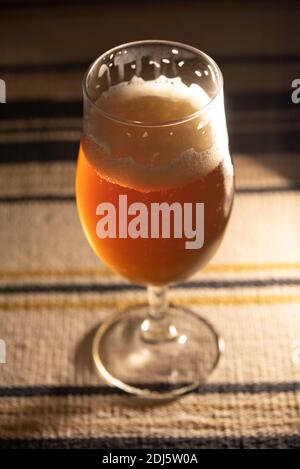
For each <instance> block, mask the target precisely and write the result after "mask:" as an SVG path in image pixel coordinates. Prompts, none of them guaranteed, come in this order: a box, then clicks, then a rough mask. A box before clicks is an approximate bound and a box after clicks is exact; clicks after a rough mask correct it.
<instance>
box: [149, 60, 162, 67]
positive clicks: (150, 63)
mask: <svg viewBox="0 0 300 469" xmlns="http://www.w3.org/2000/svg"><path fill="white" fill-rule="evenodd" d="M149 65H154V66H155V67H156V68H160V64H159V63H158V62H155V60H149Z"/></svg>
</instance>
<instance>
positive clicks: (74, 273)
mask: <svg viewBox="0 0 300 469" xmlns="http://www.w3.org/2000/svg"><path fill="white" fill-rule="evenodd" d="M299 269H300V262H282V263H280V262H274V263H266V264H246V263H245V264H212V265H208V266H207V267H205V268H204V269H203V272H211V273H223V272H224V273H225V272H256V271H258V272H262V271H263V272H265V271H274V270H299ZM114 275H115V274H114V273H113V272H112V271H111V270H109V269H108V268H106V267H99V268H97V269H66V270H63V269H53V270H50V269H49V270H40V269H37V270H7V271H0V280H21V279H24V278H32V279H35V278H42V279H48V278H49V279H51V278H59V279H63V278H65V277H66V278H67V277H71V278H74V277H111V276H114Z"/></svg>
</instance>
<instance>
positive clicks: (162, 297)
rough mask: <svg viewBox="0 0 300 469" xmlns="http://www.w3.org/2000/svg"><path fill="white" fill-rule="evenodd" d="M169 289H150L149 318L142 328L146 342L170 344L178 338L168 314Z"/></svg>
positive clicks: (151, 287) (152, 287) (145, 320)
mask: <svg viewBox="0 0 300 469" xmlns="http://www.w3.org/2000/svg"><path fill="white" fill-rule="evenodd" d="M167 293H168V287H166V286H165V287H154V286H149V287H148V303H149V307H148V317H147V318H146V319H144V321H143V322H142V326H141V333H142V338H143V340H145V341H146V342H151V343H161V342H169V341H170V340H174V339H175V338H176V337H177V335H178V334H177V330H176V327H175V325H173V324H172V322H171V316H170V315H169V314H168V299H167Z"/></svg>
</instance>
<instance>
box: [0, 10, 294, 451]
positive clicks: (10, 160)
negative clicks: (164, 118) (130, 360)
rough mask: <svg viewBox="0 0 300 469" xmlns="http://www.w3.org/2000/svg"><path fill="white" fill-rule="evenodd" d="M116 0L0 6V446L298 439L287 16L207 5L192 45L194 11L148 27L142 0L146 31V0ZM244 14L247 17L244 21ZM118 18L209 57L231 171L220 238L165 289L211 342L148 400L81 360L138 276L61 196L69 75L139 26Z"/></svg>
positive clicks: (256, 444)
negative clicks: (164, 399) (120, 266)
mask: <svg viewBox="0 0 300 469" xmlns="http://www.w3.org/2000/svg"><path fill="white" fill-rule="evenodd" d="M33 3H34V2H33ZM46 3H47V2H46ZM58 3H61V4H63V3H64V2H58ZM75 3H76V2H75ZM91 3H93V2H91ZM192 3H193V2H187V4H186V6H185V7H183V6H182V3H181V2H176V3H175V4H174V17H172V24H173V23H174V22H175V24H176V21H175V20H176V18H177V17H180V15H183V14H185V15H186V16H185V20H186V21H188V25H189V24H190V25H191V26H193V25H195V24H196V23H195V22H196V19H197V15H198V18H199V15H200V13H201V9H200V7H195V5H194V4H193V5H192ZM231 3H232V2H231ZM116 4H117V5H118V6H117V10H113V8H112V7H108V6H105V7H97V6H93V7H89V8H83V7H79V6H75V7H74V8H68V7H66V6H62V5H59V6H56V7H53V8H52V7H51V8H50V7H49V6H48V7H47V8H46V7H44V8H46V10H45V9H43V8H42V7H40V8H35V7H34V6H33V7H32V8H31V9H29V10H28V9H23V8H22V2H18V8H13V7H9V6H8V3H7V6H6V8H4V9H3V11H1V19H0V41H1V45H3V44H5V47H4V50H1V58H0V78H3V79H5V80H6V83H7V90H8V96H7V100H8V103H7V104H4V105H0V116H1V120H0V339H2V340H5V342H6V361H7V363H6V364H0V448H62V447H66V448H132V447H135V448H136V447H143V448H155V447H156V448H158V447H160V448H261V447H270V448H285V447H297V446H300V288H299V286H300V275H299V271H300V216H299V214H300V190H299V189H300V164H299V158H300V155H299V153H300V145H299V123H300V104H299V106H298V107H297V105H294V104H292V102H291V98H290V94H291V93H290V83H291V80H292V79H293V78H296V76H294V75H293V74H295V73H296V72H297V65H299V55H297V54H298V52H299V51H297V49H296V43H297V41H296V40H293V39H294V35H296V31H297V21H296V18H297V16H296V14H295V15H292V14H291V12H290V11H289V12H288V14H287V13H286V14H285V12H284V11H281V9H278V8H279V7H276V8H277V9H276V8H275V7H274V9H273V10H272V11H270V10H269V9H268V8H266V7H263V6H262V4H258V3H257V4H256V3H255V5H254V6H253V9H252V10H251V12H250V11H249V14H248V16H247V21H246V19H245V17H244V16H243V15H244V13H243V12H241V11H240V12H239V11H238V9H234V8H233V7H232V6H231V7H228V8H229V10H227V9H224V10H222V11H221V13H222V14H220V13H219V14H218V15H216V13H212V10H211V9H210V7H208V6H206V7H205V8H204V13H203V14H204V17H205V18H207V19H208V20H210V22H208V23H206V22H204V25H206V26H204V32H202V33H201V34H202V36H201V35H200V39H201V40H202V41H203V45H202V43H201V41H200V39H199V37H198V36H197V35H198V32H197V31H198V30H197V31H196V32H193V31H195V30H194V27H189V26H185V27H183V30H182V31H181V33H180V34H178V33H175V31H174V26H173V30H172V26H171V22H170V31H169V34H168V35H167V36H166V34H160V31H162V24H161V22H162V19H161V18H165V19H166V18H167V12H168V11H169V10H168V7H169V5H168V2H166V3H163V4H162V5H160V6H158V7H157V8H158V9H160V10H159V11H158V12H157V13H158V14H157V15H156V16H155V18H156V19H157V23H156V27H157V31H158V32H157V33H156V34H152V32H153V31H152V30H151V26H150V20H151V19H153V13H151V11H150V9H149V7H148V6H145V7H142V6H140V5H139V6H137V4H135V5H133V4H131V3H130V4H128V5H129V6H128V9H127V10H126V11H125V10H124V7H123V6H121V4H120V3H118V2H117V3H116ZM192 6H193V8H192ZM143 8H144V9H143ZM230 8H233V9H232V10H230ZM116 11H119V13H118V14H115V12H116ZM133 12H135V13H134V15H133ZM160 13H161V15H160ZM114 14H115V16H114ZM229 14H231V15H233V17H232V19H231V23H230V28H232V33H229V32H228V40H227V41H221V42H222V45H221V44H220V42H218V41H217V38H216V37H212V38H211V41H209V40H208V39H207V36H209V34H206V33H208V32H209V25H210V24H211V22H212V18H213V19H214V20H215V22H216V25H217V26H218V25H219V26H221V25H222V24H226V23H224V19H225V20H226V19H227V20H228V21H229V16H228V15H229ZM122 15H123V16H122ZM132 15H133V16H132ZM143 15H144V16H143ZM145 15H150V19H149V21H148V22H147V24H145V31H143V32H141V31H140V29H141V28H140V29H138V28H137V26H138V25H139V24H141V21H142V19H141V18H145ZM164 15H165V16H164ZM176 15H177V16H176ZM205 15H206V16H205ZM215 15H216V16H215ZM222 15H223V16H222ZM224 15H225V16H224ZM226 15H227V16H226ZM103 18H106V19H107V22H108V25H109V26H105V21H104V19H103ZM195 18H196V19H195ZM266 18H268V22H266V21H265V20H266ZM121 19H122V20H123V22H124V24H125V27H124V28H123V29H122V30H120V29H118V26H120V25H121ZM144 21H145V19H144ZM255 21H256V22H257V21H258V25H257V28H258V31H259V32H260V34H257V35H254V36H252V35H251V37H250V34H251V31H253V27H254V26H255V24H256V23H255ZM97 22H100V30H101V28H103V31H104V33H101V31H100V32H99V31H98V27H99V25H98V23H97ZM113 26H115V28H113ZM81 27H82V29H81ZM131 27H132V28H133V27H136V31H138V33H137V35H138V36H139V37H143V34H145V35H146V36H148V37H153V36H156V37H159V36H160V37H169V38H170V37H171V38H172V37H173V38H175V39H178V40H182V41H185V42H190V43H192V44H194V45H196V46H199V47H201V48H203V49H205V50H208V52H210V53H211V54H212V55H213V56H216V57H217V58H219V62H220V65H221V68H222V69H223V70H224V75H225V93H226V107H227V114H228V122H229V130H230V142H231V149H232V153H233V158H234V163H235V169H236V183H237V192H236V198H235V204H234V209H233V213H232V218H231V220H230V224H229V227H228V230H227V233H226V236H225V239H224V242H223V244H222V246H221V248H220V250H219V252H218V253H217V255H216V256H215V258H214V259H213V261H212V262H211V263H210V264H209V265H208V266H207V268H206V269H205V270H203V271H202V272H198V273H197V274H196V275H195V276H194V277H193V278H191V279H189V280H188V281H187V282H185V283H182V284H179V285H176V286H174V287H173V288H172V289H171V291H170V298H171V299H172V301H173V302H174V303H176V304H181V305H186V306H188V307H190V308H191V309H193V310H194V311H195V312H196V313H197V314H199V315H201V316H203V317H204V318H206V319H208V320H209V321H210V322H211V323H213V325H214V326H215V327H216V329H217V330H218V331H219V332H220V333H221V335H222V336H223V338H224V339H225V342H226V353H225V355H224V357H223V358H222V360H221V362H220V364H219V366H218V368H217V369H216V370H215V372H214V373H213V375H212V376H211V378H210V379H209V381H208V382H207V383H206V384H204V385H203V386H201V387H200V388H199V389H197V390H196V391H195V392H193V393H191V394H189V395H188V396H186V397H184V398H182V399H180V400H176V401H174V402H171V403H168V404H164V405H156V406H149V405H146V404H143V403H141V402H140V403H137V402H135V401H132V400H131V399H129V398H128V397H127V396H125V395H124V394H122V393H121V392H119V391H118V390H116V389H114V388H111V387H108V386H107V385H106V384H105V383H104V382H101V380H100V379H99V377H98V375H97V374H96V372H95V370H94V367H93V365H92V363H91V358H90V347H91V338H92V336H93V332H94V331H95V328H96V327H97V326H98V324H99V323H100V322H101V321H102V320H103V319H104V318H106V317H108V316H109V315H110V314H112V313H113V312H114V311H116V310H118V309H120V308H124V307H127V306H130V305H132V304H136V303H143V302H144V301H145V299H146V292H145V290H144V289H143V288H141V287H139V286H136V285H131V284H128V283H126V282H125V281H124V280H122V279H121V278H118V277H117V276H115V275H114V274H112V273H111V272H109V271H108V270H107V268H106V267H105V266H104V265H102V264H101V263H100V262H99V260H98V259H97V258H96V257H95V255H94V254H93V253H92V251H91V249H90V247H89V246H88V243H87V241H86V239H85V237H84V234H83V231H82V229H81V226H80V224H79V220H78V216H77V213H76V207H75V203H74V202H75V199H74V177H75V161H76V156H77V155H76V153H77V150H78V140H79V136H80V127H81V115H82V104H81V89H80V81H81V79H82V76H83V73H84V69H85V66H86V64H87V63H88V62H89V61H91V60H92V59H93V58H94V57H95V56H96V55H98V54H99V53H100V52H102V51H103V50H105V49H106V48H107V47H110V46H111V45H114V44H116V43H118V42H122V41H124V40H131V39H136V36H135V37H132V36H130V35H129V34H128V30H129V29H128V28H131ZM263 27H266V32H265V33H264V30H263ZM280 28H283V29H284V32H285V34H286V35H287V39H285V40H283V39H282V38H283V36H282V35H281V36H280V34H279V32H280V31H281V29H280ZM125 29H127V33H126V34H125V33H124V34H123V33H122V31H123V30H125ZM187 29H188V31H187ZM12 31H13V34H12ZM76 31H77V32H78V33H80V31H81V40H79V39H78V40H76V39H74V38H75V37H76V36H75V33H76ZM112 31H115V36H114V35H113V33H112ZM230 31H231V30H230ZM84 33H86V36H85V37H87V38H88V39H89V40H88V41H82V37H84ZM196 33H197V34H196ZM270 33H272V34H270ZM237 35H240V36H241V37H242V38H243V39H244V41H237V40H236V37H237ZM270 35H271V39H272V41H273V42H272V41H271V39H270V37H269V36H270ZM70 37H71V38H73V39H72V41H73V42H72V41H71V40H70ZM96 38H97V39H98V41H100V45H99V42H98V45H97V46H96V45H95V39H96ZM102 39H103V40H102ZM74 41H75V42H74ZM245 50H247V53H245ZM258 51H260V54H258ZM275 52H276V54H275ZM230 54H231V55H230ZM298 70H299V67H298ZM262 77H264V78H265V79H262Z"/></svg>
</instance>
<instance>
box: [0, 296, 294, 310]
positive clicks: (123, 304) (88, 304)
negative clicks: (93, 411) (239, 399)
mask: <svg viewBox="0 0 300 469" xmlns="http://www.w3.org/2000/svg"><path fill="white" fill-rule="evenodd" d="M173 300H174V304H178V305H182V306H197V305H202V306H208V305H215V306H221V305H223V306H240V305H250V304H257V305H274V304H281V303H300V295H251V296H250V295H248V296H220V297H217V296H204V297H196V298H195V297H194V298H193V297H188V298H187V297H179V296H175V297H173ZM144 303H145V300H144V301H143V300H141V299H136V300H131V299H128V300H127V299H120V300H118V299H115V300H113V299H107V298H105V297H103V298H101V299H98V300H81V299H80V300H70V299H62V300H57V299H55V300H53V301H49V300H44V301H43V300H32V299H29V298H22V299H20V300H9V299H4V300H1V301H0V309H1V310H2V311H5V312H8V311H13V310H20V309H22V310H42V309H47V310H50V311H52V310H66V309H72V310H76V311H77V310H90V309H92V310H94V309H99V308H110V309H123V308H128V307H130V306H135V305H141V304H144Z"/></svg>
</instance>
